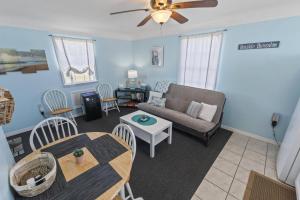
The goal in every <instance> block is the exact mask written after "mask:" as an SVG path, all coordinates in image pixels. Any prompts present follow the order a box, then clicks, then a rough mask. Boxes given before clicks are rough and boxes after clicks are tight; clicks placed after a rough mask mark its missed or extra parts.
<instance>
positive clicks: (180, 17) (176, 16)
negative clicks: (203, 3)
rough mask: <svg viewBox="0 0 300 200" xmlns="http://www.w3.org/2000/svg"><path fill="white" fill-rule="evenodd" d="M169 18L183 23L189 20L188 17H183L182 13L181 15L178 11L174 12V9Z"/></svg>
mask: <svg viewBox="0 0 300 200" xmlns="http://www.w3.org/2000/svg"><path fill="white" fill-rule="evenodd" d="M171 18H172V19H174V20H176V21H177V22H178V23H180V24H184V23H186V22H187V21H189V19H188V18H186V17H184V16H183V15H181V14H179V13H178V12H175V11H173V12H172V15H171Z"/></svg>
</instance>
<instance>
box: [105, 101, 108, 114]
mask: <svg viewBox="0 0 300 200" xmlns="http://www.w3.org/2000/svg"><path fill="white" fill-rule="evenodd" d="M105 113H106V116H107V115H108V104H107V103H105Z"/></svg>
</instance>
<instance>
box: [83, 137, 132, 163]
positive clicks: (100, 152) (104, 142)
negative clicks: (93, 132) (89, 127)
mask: <svg viewBox="0 0 300 200" xmlns="http://www.w3.org/2000/svg"><path fill="white" fill-rule="evenodd" d="M86 147H87V148H88V149H89V151H90V152H91V153H92V154H93V155H94V157H95V158H96V159H97V160H98V161H100V165H101V164H103V163H107V162H109V161H111V160H113V159H114V158H116V157H117V156H119V155H121V154H122V153H125V152H126V151H128V149H126V148H125V147H124V146H122V145H121V144H120V143H119V142H117V141H116V140H115V139H113V138H112V137H111V136H109V135H104V136H102V137H99V138H97V139H94V140H93V142H90V143H88V144H86Z"/></svg>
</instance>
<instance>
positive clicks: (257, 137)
mask: <svg viewBox="0 0 300 200" xmlns="http://www.w3.org/2000/svg"><path fill="white" fill-rule="evenodd" d="M222 128H224V129H227V130H229V131H233V132H234V133H238V134H241V135H245V136H248V137H251V138H254V139H257V140H260V141H263V142H267V143H271V144H275V145H277V143H276V141H275V140H274V139H270V138H265V137H262V136H260V135H258V134H255V133H251V132H247V131H243V130H240V129H237V128H233V127H230V126H226V125H222Z"/></svg>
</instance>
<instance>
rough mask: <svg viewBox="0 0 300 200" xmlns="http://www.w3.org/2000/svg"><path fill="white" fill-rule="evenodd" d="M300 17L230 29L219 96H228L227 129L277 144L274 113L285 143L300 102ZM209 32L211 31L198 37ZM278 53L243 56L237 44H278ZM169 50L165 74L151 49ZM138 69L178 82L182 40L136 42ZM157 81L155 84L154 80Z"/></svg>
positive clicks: (248, 52)
mask: <svg viewBox="0 0 300 200" xmlns="http://www.w3.org/2000/svg"><path fill="white" fill-rule="evenodd" d="M299 25H300V17H292V18H286V19H280V20H273V21H266V22H261V23H253V24H246V25H240V26H234V27H229V28H228V31H226V32H225V33H224V40H223V48H222V56H221V60H220V65H219V67H220V68H219V69H220V70H219V77H218V83H217V90H220V91H222V92H224V93H225V94H226V97H227V102H226V106H225V115H224V121H223V124H224V125H227V126H229V127H232V128H236V129H240V130H242V131H246V132H250V133H254V134H257V135H259V136H262V137H266V138H273V136H272V129H271V126H270V123H271V116H272V113H273V112H278V113H280V114H281V121H280V123H279V126H278V130H277V134H278V136H279V139H282V137H283V135H284V133H285V130H286V128H287V126H288V123H289V120H290V117H291V114H292V112H293V110H294V107H295V105H296V102H297V100H298V98H299V96H300V88H299V86H300V37H299V36H300V26H299ZM201 32H207V30H206V31H201V30H200V31H199V32H198V33H201ZM277 40H279V41H280V42H281V44H280V48H278V49H258V50H243V51H239V50H238V44H241V43H252V42H265V41H277ZM159 44H163V45H164V46H165V49H166V51H165V52H166V56H165V63H166V65H165V66H164V68H162V69H155V68H153V67H151V66H150V56H149V52H150V50H151V47H152V46H156V45H159ZM133 51H134V63H135V64H136V65H137V66H139V65H140V63H143V62H145V63H144V64H141V66H143V67H142V72H144V73H145V74H146V75H147V77H149V82H150V83H153V82H154V81H155V80H162V79H166V80H176V78H177V69H178V67H179V60H180V58H179V56H180V38H179V37H178V36H171V37H165V38H152V39H145V40H138V41H134V42H133ZM152 77H153V79H152Z"/></svg>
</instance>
